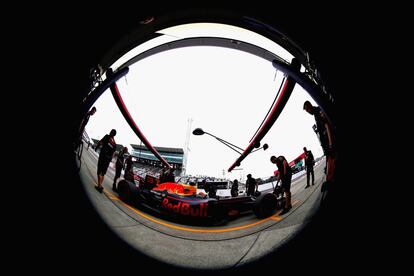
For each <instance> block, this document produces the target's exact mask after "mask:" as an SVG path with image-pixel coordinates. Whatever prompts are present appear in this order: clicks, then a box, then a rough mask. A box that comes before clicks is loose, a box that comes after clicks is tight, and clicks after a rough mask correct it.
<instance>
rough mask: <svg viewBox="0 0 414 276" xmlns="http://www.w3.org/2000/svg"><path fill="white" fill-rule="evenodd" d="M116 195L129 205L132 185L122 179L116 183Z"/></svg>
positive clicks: (131, 198)
mask: <svg viewBox="0 0 414 276" xmlns="http://www.w3.org/2000/svg"><path fill="white" fill-rule="evenodd" d="M118 194H119V198H120V199H121V200H122V201H124V202H127V203H131V202H132V201H133V197H132V195H133V187H132V183H131V182H129V181H126V180H125V179H122V180H121V181H119V182H118Z"/></svg>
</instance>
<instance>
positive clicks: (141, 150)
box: [131, 144, 184, 175]
mask: <svg viewBox="0 0 414 276" xmlns="http://www.w3.org/2000/svg"><path fill="white" fill-rule="evenodd" d="M131 147H132V152H131V155H132V157H134V158H135V160H136V162H138V163H141V164H145V165H151V166H155V167H162V166H163V163H162V162H161V161H160V160H158V158H157V157H155V155H154V154H153V153H152V152H151V151H150V150H149V149H148V148H147V147H146V146H144V145H134V144H131ZM154 148H155V149H156V150H157V151H158V153H159V154H160V155H161V156H162V157H163V158H164V159H165V160H167V162H168V163H170V165H171V166H173V168H174V169H176V170H177V171H181V169H182V167H183V159H184V150H183V149H182V148H166V147H154ZM176 175H178V174H176Z"/></svg>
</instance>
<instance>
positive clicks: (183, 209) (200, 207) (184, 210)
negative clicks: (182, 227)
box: [161, 198, 208, 217]
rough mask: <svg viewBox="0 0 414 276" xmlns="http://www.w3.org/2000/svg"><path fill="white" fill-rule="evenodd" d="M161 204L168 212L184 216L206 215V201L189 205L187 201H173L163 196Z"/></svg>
mask: <svg viewBox="0 0 414 276" xmlns="http://www.w3.org/2000/svg"><path fill="white" fill-rule="evenodd" d="M161 206H162V207H163V208H164V209H166V210H167V211H169V212H172V213H177V214H181V215H184V216H191V217H207V207H208V203H207V202H206V203H200V204H197V205H191V204H189V203H186V202H181V201H177V202H175V203H173V202H171V201H170V200H169V199H168V198H164V199H163V201H162V204H161Z"/></svg>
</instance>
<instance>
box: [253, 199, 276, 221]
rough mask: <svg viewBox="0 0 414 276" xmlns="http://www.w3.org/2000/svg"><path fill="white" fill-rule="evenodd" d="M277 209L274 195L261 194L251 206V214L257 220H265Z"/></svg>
mask: <svg viewBox="0 0 414 276" xmlns="http://www.w3.org/2000/svg"><path fill="white" fill-rule="evenodd" d="M276 207H277V198H276V196H275V195H274V194H272V193H268V194H261V195H260V196H259V197H257V198H256V200H255V202H254V205H253V213H254V214H255V215H256V216H257V217H258V218H266V217H269V216H271V215H273V214H274V213H275V211H276Z"/></svg>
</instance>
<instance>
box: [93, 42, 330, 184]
mask: <svg viewBox="0 0 414 276" xmlns="http://www.w3.org/2000/svg"><path fill="white" fill-rule="evenodd" d="M275 74H276V76H275ZM282 79H283V74H282V72H280V71H278V72H277V73H276V69H275V68H274V67H273V66H272V64H271V63H270V62H268V61H266V60H264V59H261V58H259V57H256V56H254V55H251V54H248V53H245V52H242V51H238V50H233V49H227V48H220V47H206V46H197V47H187V48H181V49H174V50H169V51H165V52H162V53H159V54H156V55H153V56H150V57H148V58H145V59H143V60H141V61H139V62H137V63H135V64H133V65H132V66H130V70H129V73H128V74H127V75H126V77H124V78H121V79H120V80H119V81H118V82H117V85H118V87H119V90H120V92H121V95H122V97H123V99H124V101H125V103H126V105H127V108H128V109H129V111H130V113H131V115H132V117H133V118H134V120H135V122H136V123H137V125H138V127H139V128H140V129H141V131H142V132H143V133H144V135H145V136H146V137H147V139H148V140H149V141H150V142H151V143H152V145H154V146H162V147H177V148H183V149H184V148H185V142H186V134H187V130H188V126H189V120H190V119H191V120H192V123H191V131H192V130H194V129H195V128H198V127H199V128H202V129H203V130H204V131H207V132H210V133H211V134H213V135H216V136H218V137H220V138H222V139H224V140H227V141H229V142H231V143H232V144H235V145H237V146H239V147H241V148H243V149H245V148H246V147H247V145H248V144H249V141H250V139H251V138H252V136H253V134H254V133H255V131H256V130H257V128H258V127H259V125H260V123H261V122H262V120H263V118H264V117H265V115H266V114H267V112H268V110H269V108H270V106H271V104H272V102H273V100H274V98H275V96H276V94H277V92H278V89H279V86H280V83H281V80H282ZM305 100H309V101H311V102H312V103H313V104H314V103H315V102H314V101H313V100H312V98H311V97H310V96H309V95H308V94H307V92H306V91H304V90H303V89H302V88H301V87H300V86H299V85H296V86H295V89H294V91H293V93H292V96H291V97H290V100H289V102H288V103H287V105H286V107H285V109H284V110H283V112H282V114H281V115H280V117H279V118H278V120H277V121H276V123H275V124H274V125H273V127H272V129H271V130H270V131H269V132H268V134H267V135H266V136H265V137H264V139H263V140H262V144H263V143H267V144H268V145H269V148H268V149H267V150H266V151H263V150H260V151H257V152H254V153H252V154H250V155H249V156H248V157H246V158H245V159H244V160H243V162H242V164H241V166H240V167H238V168H242V170H235V171H233V172H232V173H227V169H228V168H229V167H230V166H231V165H232V164H233V162H234V161H235V160H236V159H237V157H238V156H239V155H238V154H237V153H236V152H234V151H233V150H231V149H229V148H227V147H226V146H225V145H223V144H221V143H220V142H219V141H217V140H215V139H214V138H213V137H211V136H208V135H203V136H194V135H192V134H191V136H190V140H189V148H190V151H189V155H188V163H187V173H188V174H192V175H197V174H200V175H210V176H216V177H223V171H224V176H225V177H228V178H230V179H234V178H240V177H243V178H244V177H245V175H247V174H248V173H251V174H252V175H253V177H266V176H270V175H272V174H273V171H274V170H275V169H276V166H275V165H274V164H272V163H271V162H270V160H269V159H270V156H272V155H284V156H285V157H286V158H287V159H288V161H291V160H292V159H293V158H295V157H297V156H298V155H299V154H301V153H302V148H303V147H304V146H306V147H307V148H308V149H311V150H312V152H313V153H314V156H315V157H318V156H321V155H322V149H321V147H320V144H319V141H318V139H317V136H316V135H315V133H314V131H313V129H312V125H313V124H314V118H313V116H311V115H309V114H308V113H306V112H305V111H304V110H303V102H304V101H305ZM95 106H96V108H97V112H96V114H95V115H94V116H92V117H91V119H90V120H89V123H88V125H87V126H86V131H87V133H88V134H89V136H90V137H91V138H94V139H100V138H102V137H103V136H104V135H105V134H107V133H109V131H110V130H111V129H112V128H115V129H116V130H117V135H116V137H115V140H116V142H117V143H119V144H124V145H127V144H131V143H132V144H140V140H139V138H138V137H137V136H136V135H135V134H134V132H133V131H132V130H131V128H130V127H129V125H128V124H127V123H126V121H125V120H124V118H123V116H122V114H121V112H120V111H119V109H118V107H117V106H116V104H115V101H114V99H113V97H112V95H111V92H110V90H107V91H106V92H105V93H104V94H103V95H102V96H101V97H100V98H99V99H98V100H97V102H96V103H95ZM130 149H131V148H130Z"/></svg>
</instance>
